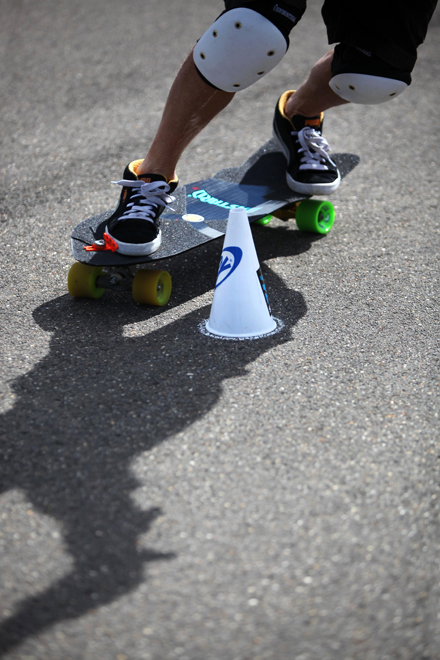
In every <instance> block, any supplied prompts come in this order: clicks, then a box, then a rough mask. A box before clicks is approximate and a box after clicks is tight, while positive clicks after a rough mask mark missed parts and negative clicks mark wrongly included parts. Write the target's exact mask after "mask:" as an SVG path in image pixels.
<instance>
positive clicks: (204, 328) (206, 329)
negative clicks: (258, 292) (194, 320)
mask: <svg viewBox="0 0 440 660" xmlns="http://www.w3.org/2000/svg"><path fill="white" fill-rule="evenodd" d="M272 320H273V326H272V327H271V328H267V329H264V330H262V331H260V332H257V333H256V332H248V333H227V332H219V331H218V330H215V329H214V328H211V327H210V325H209V320H207V321H202V323H200V324H199V329H200V332H202V333H203V334H204V335H207V336H209V337H215V338H216V339H232V340H233V339H236V340H238V341H239V340H244V339H262V338H263V337H270V335H274V334H276V333H277V332H279V331H280V330H282V328H284V323H283V322H282V321H281V320H280V319H275V318H273V317H272Z"/></svg>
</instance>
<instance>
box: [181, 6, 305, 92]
mask: <svg viewBox="0 0 440 660" xmlns="http://www.w3.org/2000/svg"><path fill="white" fill-rule="evenodd" d="M249 4H250V5H251V6H252V8H250V7H249V6H248V5H249ZM228 5H229V6H232V8H231V9H227V11H225V12H224V13H223V14H221V15H220V16H219V18H218V19H217V20H216V21H215V22H214V23H213V25H211V27H210V28H208V30H207V31H206V32H205V34H204V35H203V36H202V37H201V38H200V40H199V41H198V42H197V44H196V46H195V48H194V54H193V57H194V63H195V65H196V68H197V70H198V72H199V73H200V75H201V76H202V78H203V79H204V80H205V81H206V82H208V83H209V84H210V85H212V86H213V87H216V88H218V89H221V90H223V91H225V92H238V91H241V90H243V89H246V88H247V87H250V86H251V85H253V84H254V83H255V82H257V81H258V80H259V79H260V78H263V77H264V76H265V75H266V74H268V73H269V72H270V71H272V69H274V68H275V67H276V66H277V64H279V63H280V62H281V60H282V59H283V57H284V55H285V54H286V52H287V49H288V47H289V36H288V35H289V32H290V30H291V29H292V28H293V27H294V26H295V25H296V23H297V22H298V20H299V19H300V17H301V16H302V14H303V10H302V9H298V10H296V8H295V7H293V6H292V5H290V4H287V3H284V2H278V3H275V2H273V3H267V2H253V3H246V2H243V3H240V2H229V3H228V2H227V3H226V6H227V7H228ZM240 5H241V6H240Z"/></svg>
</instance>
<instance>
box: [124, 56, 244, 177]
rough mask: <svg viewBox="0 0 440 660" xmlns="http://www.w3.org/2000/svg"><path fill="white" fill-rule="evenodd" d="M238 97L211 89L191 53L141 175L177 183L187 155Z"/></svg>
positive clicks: (171, 95)
mask: <svg viewBox="0 0 440 660" xmlns="http://www.w3.org/2000/svg"><path fill="white" fill-rule="evenodd" d="M234 96H235V95H234V94H232V93H230V92H223V91H221V90H217V89H214V88H213V87H210V86H209V85H207V84H206V83H205V82H204V81H203V80H202V78H201V77H200V76H199V74H198V73H197V70H196V67H195V65H194V62H193V58H192V53H190V55H189V56H188V57H187V59H186V60H185V62H184V63H183V65H182V68H181V69H180V71H179V73H178V74H177V77H176V79H175V81H174V83H173V85H172V87H171V90H170V93H169V95H168V99H167V102H166V104H165V109H164V113H163V116H162V120H161V122H160V125H159V129H158V132H157V134H156V137H155V138H154V140H153V142H152V144H151V147H150V149H149V151H148V154H147V155H146V157H145V159H144V161H143V162H142V163H141V164H140V165H139V167H138V170H137V173H138V174H147V173H150V174H162V176H165V178H166V179H167V180H168V181H169V180H170V179H174V178H175V177H176V166H177V163H178V161H179V158H180V156H181V155H182V153H183V151H184V150H185V149H186V147H187V146H188V145H189V144H190V142H191V141H192V140H193V139H194V138H195V137H196V136H197V135H198V134H199V133H200V132H201V130H202V129H203V128H205V126H206V125H207V124H209V122H210V121H211V120H212V119H213V118H214V117H215V116H216V115H217V114H218V113H219V112H221V110H223V109H224V108H225V107H226V106H227V105H228V104H229V103H230V102H231V101H232V99H233V98H234Z"/></svg>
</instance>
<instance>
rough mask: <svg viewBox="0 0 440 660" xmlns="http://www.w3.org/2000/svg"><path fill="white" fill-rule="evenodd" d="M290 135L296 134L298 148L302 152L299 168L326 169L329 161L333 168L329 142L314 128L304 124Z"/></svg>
mask: <svg viewBox="0 0 440 660" xmlns="http://www.w3.org/2000/svg"><path fill="white" fill-rule="evenodd" d="M292 135H293V136H294V137H295V136H296V138H297V140H298V142H299V143H300V145H301V147H300V148H299V149H298V152H299V153H302V156H301V165H300V168H299V169H300V170H328V169H329V165H328V164H329V163H330V164H331V166H332V167H333V168H334V167H336V165H335V163H334V162H333V161H332V159H331V158H330V156H329V152H330V151H331V148H330V145H329V143H328V142H327V140H326V139H325V138H323V137H322V135H321V134H320V133H318V132H317V131H315V129H313V128H310V127H309V126H306V127H305V128H303V129H302V130H300V131H298V132H296V131H293V132H292Z"/></svg>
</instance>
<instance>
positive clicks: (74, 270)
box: [67, 261, 104, 298]
mask: <svg viewBox="0 0 440 660" xmlns="http://www.w3.org/2000/svg"><path fill="white" fill-rule="evenodd" d="M101 271H102V267H101V266H87V265H86V264H81V263H79V261H77V262H76V263H74V264H73V266H71V268H70V270H69V274H68V276H67V287H68V289H69V293H70V295H71V296H73V297H74V298H100V297H101V296H102V294H103V293H104V289H102V288H100V287H98V286H96V279H97V277H98V276H99V275H100V274H101Z"/></svg>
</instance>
